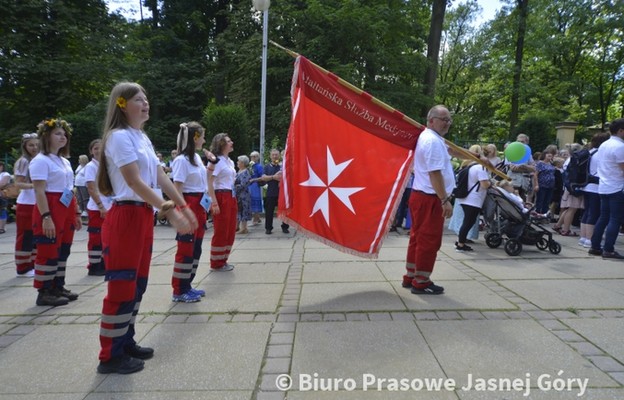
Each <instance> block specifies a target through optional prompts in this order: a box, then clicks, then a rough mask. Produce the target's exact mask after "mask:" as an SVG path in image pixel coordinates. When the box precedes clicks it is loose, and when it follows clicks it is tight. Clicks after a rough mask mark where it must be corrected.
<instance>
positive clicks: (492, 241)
mask: <svg viewBox="0 0 624 400" xmlns="http://www.w3.org/2000/svg"><path fill="white" fill-rule="evenodd" d="M501 243H503V237H502V236H501V235H500V234H499V233H490V234H487V235H485V244H487V245H488V247H489V248H491V249H495V248H497V247H498V246H500V245H501Z"/></svg>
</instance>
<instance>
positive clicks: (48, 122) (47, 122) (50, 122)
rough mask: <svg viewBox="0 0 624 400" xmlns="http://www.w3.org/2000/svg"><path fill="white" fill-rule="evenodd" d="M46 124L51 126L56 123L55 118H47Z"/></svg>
mask: <svg viewBox="0 0 624 400" xmlns="http://www.w3.org/2000/svg"><path fill="white" fill-rule="evenodd" d="M46 125H48V126H49V127H50V128H52V127H53V126H55V125H56V120H55V119H49V120H47V121H46Z"/></svg>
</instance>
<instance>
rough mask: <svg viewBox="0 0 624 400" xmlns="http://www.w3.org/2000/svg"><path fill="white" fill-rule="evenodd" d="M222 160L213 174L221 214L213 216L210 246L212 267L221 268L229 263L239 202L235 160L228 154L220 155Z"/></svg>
mask: <svg viewBox="0 0 624 400" xmlns="http://www.w3.org/2000/svg"><path fill="white" fill-rule="evenodd" d="M219 159H220V161H219V162H218V163H217V164H216V165H215V169H214V171H212V176H214V177H215V179H214V181H213V185H214V190H215V197H216V198H217V204H219V210H220V212H219V214H214V215H213V216H212V224H213V226H214V233H213V235H212V242H211V246H210V268H213V269H219V268H221V267H223V266H224V265H225V264H227V260H228V257H229V256H230V252H231V251H232V245H233V244H234V237H235V235H236V214H237V213H238V204H237V202H236V197H234V191H233V190H234V181H235V180H236V169H235V168H234V162H233V161H232V160H230V158H229V157H227V156H219Z"/></svg>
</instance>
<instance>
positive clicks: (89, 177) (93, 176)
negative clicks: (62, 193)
mask: <svg viewBox="0 0 624 400" xmlns="http://www.w3.org/2000/svg"><path fill="white" fill-rule="evenodd" d="M99 167H100V162H99V161H98V160H96V159H95V158H94V159H93V160H91V161H89V163H88V164H87V165H85V167H84V171H85V172H84V175H85V186H87V183H88V182H93V183H94V184H95V190H98V189H97V172H98V168H99ZM98 194H99V195H100V201H101V202H102V206H103V207H104V208H105V209H106V210H110V208H111V206H112V205H113V200H112V199H111V198H110V197H108V196H104V195H103V194H102V193H100V192H99V191H98ZM87 210H91V211H100V209H99V208H98V206H97V204H95V200H93V197H89V202H88V203H87Z"/></svg>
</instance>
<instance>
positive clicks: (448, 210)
mask: <svg viewBox="0 0 624 400" xmlns="http://www.w3.org/2000/svg"><path fill="white" fill-rule="evenodd" d="M429 179H431V186H433V190H435V192H436V195H437V196H438V198H439V199H440V201H442V212H443V215H444V217H445V218H449V217H451V216H452V215H453V207H452V206H451V203H450V202H449V201H446V199H447V198H448V194H447V193H446V186H445V185H444V177H443V176H442V171H440V170H438V171H431V172H429Z"/></svg>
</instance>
